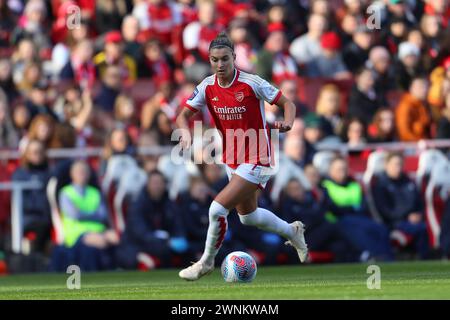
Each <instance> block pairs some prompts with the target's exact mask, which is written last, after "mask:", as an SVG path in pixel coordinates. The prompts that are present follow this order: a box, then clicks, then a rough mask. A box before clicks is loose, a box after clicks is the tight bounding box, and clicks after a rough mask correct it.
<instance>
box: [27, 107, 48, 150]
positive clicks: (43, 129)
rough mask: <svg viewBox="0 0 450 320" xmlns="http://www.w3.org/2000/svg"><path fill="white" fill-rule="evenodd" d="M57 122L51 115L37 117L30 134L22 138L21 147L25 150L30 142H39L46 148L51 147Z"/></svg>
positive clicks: (33, 121) (29, 131) (31, 125)
mask: <svg viewBox="0 0 450 320" xmlns="http://www.w3.org/2000/svg"><path fill="white" fill-rule="evenodd" d="M55 123H56V121H55V120H54V119H53V118H52V117H50V116H49V115H45V114H41V115H38V116H36V117H35V118H34V119H33V120H32V121H31V123H30V129H29V130H28V134H27V135H26V136H25V137H23V138H22V140H21V141H20V144H19V147H20V149H22V150H24V148H25V146H26V145H27V144H28V142H29V141H32V140H38V141H39V142H41V143H42V144H43V145H44V146H45V148H48V147H49V146H50V141H51V140H52V137H53V134H54V129H55Z"/></svg>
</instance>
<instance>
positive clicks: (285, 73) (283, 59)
mask: <svg viewBox="0 0 450 320" xmlns="http://www.w3.org/2000/svg"><path fill="white" fill-rule="evenodd" d="M269 31H270V33H269V35H268V36H267V39H266V41H265V43H264V49H262V50H261V51H260V52H259V54H258V58H257V64H256V73H257V74H258V75H259V76H261V77H262V78H264V79H271V80H272V81H273V82H274V83H276V84H280V82H281V81H283V80H285V79H295V78H296V77H297V72H298V70H297V64H296V63H295V61H294V59H293V58H292V57H291V56H290V55H289V54H288V53H286V49H287V44H288V43H287V39H286V35H285V29H284V26H281V25H280V26H275V27H274V28H273V29H272V30H269Z"/></svg>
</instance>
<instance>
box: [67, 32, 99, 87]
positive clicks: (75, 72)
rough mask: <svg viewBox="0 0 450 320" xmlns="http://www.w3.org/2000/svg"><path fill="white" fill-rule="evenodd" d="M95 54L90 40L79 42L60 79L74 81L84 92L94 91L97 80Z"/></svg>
mask: <svg viewBox="0 0 450 320" xmlns="http://www.w3.org/2000/svg"><path fill="white" fill-rule="evenodd" d="M93 53H94V51H93V44H92V42H91V41H90V40H81V41H80V42H78V43H77V44H76V45H75V46H74V49H73V51H72V54H71V56H70V60H69V61H68V62H67V64H66V65H65V66H64V67H63V68H62V70H61V73H60V74H59V77H60V79H61V80H71V81H74V82H75V83H77V84H78V85H79V86H80V88H81V89H82V90H84V89H87V90H90V89H92V87H93V86H94V81H95V78H96V74H95V65H94V63H93V62H92V56H93Z"/></svg>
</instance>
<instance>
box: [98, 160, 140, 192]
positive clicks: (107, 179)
mask: <svg viewBox="0 0 450 320" xmlns="http://www.w3.org/2000/svg"><path fill="white" fill-rule="evenodd" d="M135 167H137V163H136V160H135V159H134V158H133V157H131V156H129V155H114V156H112V157H111V158H110V159H109V160H108V165H107V167H106V173H105V176H104V177H103V181H102V192H103V193H104V194H105V195H107V194H108V192H109V189H110V187H111V185H112V184H113V183H114V182H117V181H118V180H119V179H120V177H121V176H122V175H123V173H124V172H126V171H127V170H129V169H131V168H135Z"/></svg>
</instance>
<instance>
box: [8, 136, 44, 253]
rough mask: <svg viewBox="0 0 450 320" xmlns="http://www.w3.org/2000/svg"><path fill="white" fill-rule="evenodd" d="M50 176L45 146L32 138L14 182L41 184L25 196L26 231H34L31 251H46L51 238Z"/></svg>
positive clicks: (26, 191)
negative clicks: (48, 188)
mask: <svg viewBox="0 0 450 320" xmlns="http://www.w3.org/2000/svg"><path fill="white" fill-rule="evenodd" d="M49 175H50V174H49V167H48V161H47V156H46V149H45V146H44V145H43V144H42V142H40V141H38V140H30V141H29V142H28V143H27V145H26V147H25V151H24V154H23V156H22V159H21V166H20V167H19V168H17V169H16V171H14V173H13V175H12V181H13V182H32V181H35V182H37V183H39V184H40V186H37V188H36V189H31V190H30V189H28V190H25V191H24V192H23V199H22V205H23V228H24V234H25V235H27V233H34V235H35V236H36V237H35V239H34V240H32V242H31V250H32V251H36V252H44V251H45V250H46V249H47V246H48V244H49V241H50V226H51V222H50V205H49V203H48V200H47V194H46V191H45V190H46V189H45V188H46V186H47V182H48V179H49Z"/></svg>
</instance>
